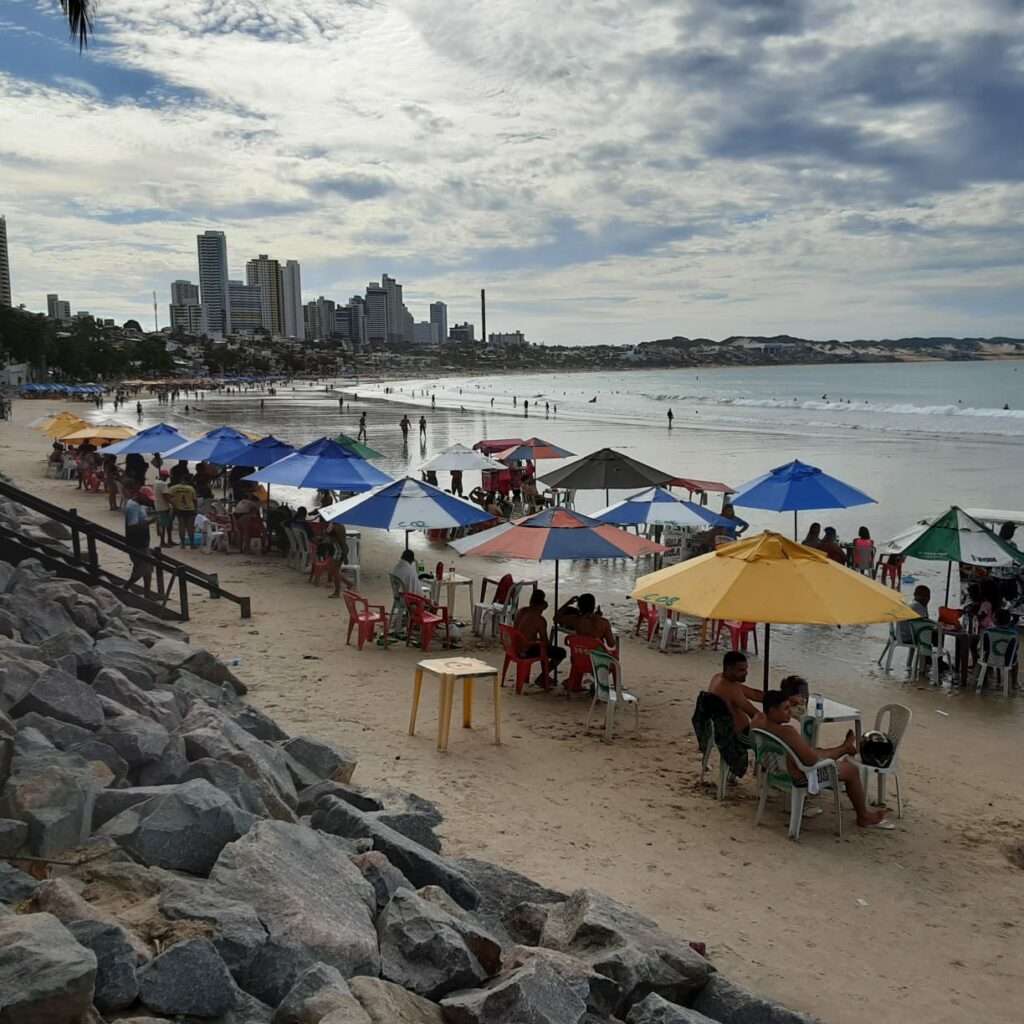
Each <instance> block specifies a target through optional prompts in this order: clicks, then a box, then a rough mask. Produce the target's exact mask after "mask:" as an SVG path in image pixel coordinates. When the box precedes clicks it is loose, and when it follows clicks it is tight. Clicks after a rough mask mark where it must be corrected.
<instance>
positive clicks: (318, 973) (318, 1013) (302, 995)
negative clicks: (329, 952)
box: [273, 963, 370, 1024]
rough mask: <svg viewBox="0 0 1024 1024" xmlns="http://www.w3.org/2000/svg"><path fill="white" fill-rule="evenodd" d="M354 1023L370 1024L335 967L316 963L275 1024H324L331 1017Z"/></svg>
mask: <svg viewBox="0 0 1024 1024" xmlns="http://www.w3.org/2000/svg"><path fill="white" fill-rule="evenodd" d="M335 1013H337V1014H339V1015H340V1019H341V1020H344V1021H346V1022H348V1021H351V1022H352V1024H357V1022H362V1024H370V1018H369V1017H368V1016H367V1015H366V1013H365V1011H364V1010H363V1008H362V1007H361V1006H360V1005H359V1003H357V1002H356V999H355V996H353V995H352V993H351V992H350V991H349V987H348V984H347V983H346V981H345V979H344V978H343V977H342V976H341V974H340V973H339V972H338V971H337V969H336V968H334V967H328V965H327V964H323V963H316V964H313V965H312V967H307V968H306V970H304V971H303V972H302V973H301V974H300V975H299V976H298V977H297V978H296V979H295V984H294V985H293V986H292V987H291V989H290V991H289V992H288V994H287V995H286V996H285V997H284V999H282V1000H281V1005H280V1006H279V1007H278V1008H277V1012H276V1013H275V1014H274V1020H273V1024H320V1022H321V1021H322V1020H323V1019H324V1018H325V1017H327V1015H328V1014H335Z"/></svg>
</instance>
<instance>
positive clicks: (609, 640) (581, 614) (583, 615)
mask: <svg viewBox="0 0 1024 1024" xmlns="http://www.w3.org/2000/svg"><path fill="white" fill-rule="evenodd" d="M573 605H575V607H573ZM555 622H556V623H558V625H559V626H561V627H562V628H563V629H564V630H565V631H566V632H567V633H573V634H575V635H576V636H587V637H592V638H593V639H594V640H600V641H601V642H602V643H603V644H604V645H605V647H608V648H610V649H614V648H615V647H616V645H617V641H616V639H615V633H614V632H613V631H612V624H611V623H610V622H609V621H608V620H607V619H606V618H605V617H604V616H603V615H602V614H601V612H600V611H599V610H598V607H597V602H596V601H595V600H594V595H593V594H580V596H579V597H570V598H569V600H568V601H566V602H565V604H563V605H562V607H561V608H559V609H558V611H557V612H555Z"/></svg>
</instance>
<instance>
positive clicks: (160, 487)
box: [153, 469, 174, 544]
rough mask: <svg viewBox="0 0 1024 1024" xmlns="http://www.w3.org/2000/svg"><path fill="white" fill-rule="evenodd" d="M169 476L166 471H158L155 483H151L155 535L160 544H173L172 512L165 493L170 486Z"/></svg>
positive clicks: (169, 501)
mask: <svg viewBox="0 0 1024 1024" xmlns="http://www.w3.org/2000/svg"><path fill="white" fill-rule="evenodd" d="M169 475H170V474H169V473H168V472H167V470H166V469H160V470H159V471H158V473H157V478H156V481H155V482H154V483H153V508H154V509H155V510H156V533H157V537H158V538H159V539H160V543H161V544H173V543H174V538H173V536H172V532H173V529H174V526H173V522H172V520H173V516H174V510H173V509H172V508H171V500H170V498H169V497H168V494H167V491H168V489H169V487H170V484H169V483H168V482H167V478H168V476H169Z"/></svg>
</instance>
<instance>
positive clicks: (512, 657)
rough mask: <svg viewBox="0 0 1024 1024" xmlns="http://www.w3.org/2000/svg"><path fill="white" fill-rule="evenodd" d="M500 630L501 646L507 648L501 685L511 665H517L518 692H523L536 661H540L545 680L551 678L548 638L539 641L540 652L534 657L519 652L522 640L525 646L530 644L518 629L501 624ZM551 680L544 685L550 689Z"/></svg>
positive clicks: (502, 667) (502, 668)
mask: <svg viewBox="0 0 1024 1024" xmlns="http://www.w3.org/2000/svg"><path fill="white" fill-rule="evenodd" d="M498 632H499V634H500V635H501V646H502V647H503V648H504V649H505V662H504V664H503V665H502V666H501V685H502V686H504V685H505V674H506V673H507V672H508V667H509V665H513V664H514V665H515V667H516V693H522V692H523V687H524V686H526V684H527V683H528V682H529V681H530V666H531V665H534V664H536V663H538V662H539V663H540V667H541V672H542V673H543V678H544V679H545V680H549V679H550V668H549V665H548V644H547V641H546V640H540V641H538V642H537V646H538V647H539V649H540V653H539V654H535V655H533V656H532V657H527V656H526V655H525V654H520V653H519V644H520V642H522V644H523V646H524V647H525V646H528V645H527V643H526V640H525V638H524V637H523V636H522V634H521V633H519V632H518V631H517V630H515V629H513V628H512V627H511V626H506V625H504V624H503V625H501V626H499V627H498ZM550 685H551V684H550V682H548V684H547V685H546V686H545V687H544V688H545V689H550Z"/></svg>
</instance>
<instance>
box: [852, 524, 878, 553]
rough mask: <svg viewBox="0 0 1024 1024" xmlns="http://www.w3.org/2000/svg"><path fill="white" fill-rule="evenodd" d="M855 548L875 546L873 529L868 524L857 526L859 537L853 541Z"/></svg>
mask: <svg viewBox="0 0 1024 1024" xmlns="http://www.w3.org/2000/svg"><path fill="white" fill-rule="evenodd" d="M853 546H854V547H855V548H873V547H874V546H875V542H874V541H873V540H872V539H871V531H870V530H869V529H868V528H867V527H866V526H860V527H858V528H857V539H856V540H855V541H854V542H853Z"/></svg>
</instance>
